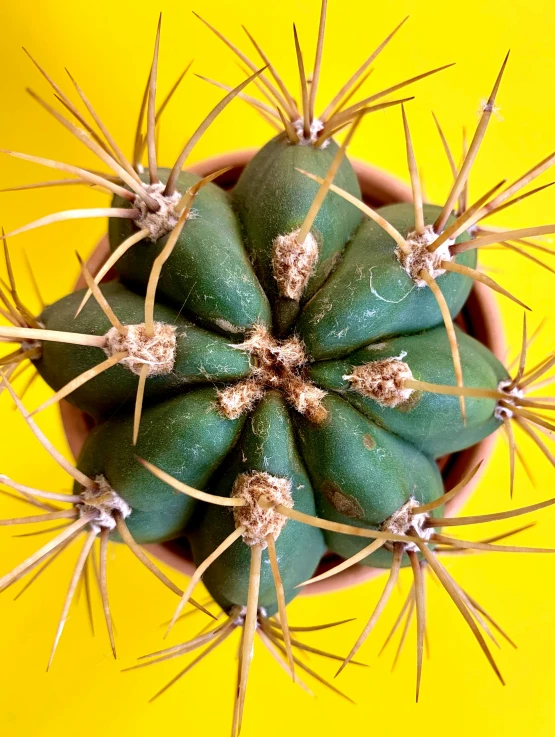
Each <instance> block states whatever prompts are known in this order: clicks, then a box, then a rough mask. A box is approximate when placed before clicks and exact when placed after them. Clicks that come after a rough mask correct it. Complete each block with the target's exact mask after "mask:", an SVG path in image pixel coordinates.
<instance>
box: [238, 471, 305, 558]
mask: <svg viewBox="0 0 555 737" xmlns="http://www.w3.org/2000/svg"><path fill="white" fill-rule="evenodd" d="M291 487H292V484H291V480H290V479H287V478H280V477H279V476H272V475H271V474H269V473H265V472H262V471H251V472H250V473H241V474H239V476H237V478H236V479H235V483H234V484H233V489H232V491H231V496H232V497H240V498H241V499H244V500H245V501H246V502H247V503H246V504H245V506H244V507H233V516H234V518H235V525H236V527H240V526H241V525H243V526H244V527H245V532H244V533H243V541H244V542H245V543H246V544H247V545H249V546H250V547H253V546H254V545H260V546H261V547H262V548H263V549H264V548H266V547H267V546H268V544H267V542H266V538H267V537H268V536H269V535H270V536H271V537H272V538H273V539H274V540H277V538H278V537H279V534H280V532H281V531H282V529H283V526H284V525H285V523H286V522H287V517H285V516H284V515H283V514H280V513H279V512H277V511H276V510H275V509H272V508H270V509H263V508H262V507H260V506H259V505H258V500H259V499H260V498H261V497H265V498H266V499H268V500H269V501H270V502H272V503H273V504H275V505H276V506H277V505H278V504H283V506H284V507H288V508H289V509H291V508H292V507H293V497H292V496H291Z"/></svg>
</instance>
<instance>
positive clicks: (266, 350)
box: [234, 325, 306, 373]
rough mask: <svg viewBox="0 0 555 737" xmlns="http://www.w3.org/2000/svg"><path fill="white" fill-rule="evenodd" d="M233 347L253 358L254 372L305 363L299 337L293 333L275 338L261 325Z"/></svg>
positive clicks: (297, 365)
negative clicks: (281, 338) (282, 337)
mask: <svg viewBox="0 0 555 737" xmlns="http://www.w3.org/2000/svg"><path fill="white" fill-rule="evenodd" d="M234 347H235V348H237V349H238V350H241V351H245V352H246V353H250V355H251V356H252V357H253V359H254V363H255V373H262V372H269V373H273V372H274V371H275V370H276V369H277V368H278V367H281V368H283V369H295V368H299V367H301V366H303V365H304V364H305V363H306V354H305V351H304V346H303V343H302V341H301V340H300V338H298V337H297V336H296V335H294V336H293V337H292V338H287V339H286V340H276V339H275V338H273V337H272V335H271V334H270V332H269V331H268V329H267V328H265V327H264V326H263V325H256V327H254V328H253V330H252V331H251V333H250V334H249V337H248V338H247V340H245V341H243V342H242V343H239V344H237V345H235V346H234Z"/></svg>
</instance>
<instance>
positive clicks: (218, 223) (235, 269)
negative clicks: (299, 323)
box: [109, 169, 271, 335]
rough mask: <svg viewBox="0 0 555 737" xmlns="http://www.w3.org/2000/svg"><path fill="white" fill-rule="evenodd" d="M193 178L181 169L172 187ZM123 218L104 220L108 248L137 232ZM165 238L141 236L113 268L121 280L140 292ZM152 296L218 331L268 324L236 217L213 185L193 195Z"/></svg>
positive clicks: (163, 176) (183, 187) (183, 188)
mask: <svg viewBox="0 0 555 737" xmlns="http://www.w3.org/2000/svg"><path fill="white" fill-rule="evenodd" d="M158 176H159V178H160V180H161V181H162V182H165V181H166V180H167V178H168V176H169V171H168V170H167V169H159V170H158ZM199 180H200V178H199V177H197V176H196V175H194V174H189V173H187V172H182V173H181V174H180V175H179V177H178V180H177V191H178V192H179V193H180V195H182V194H185V193H186V192H187V190H188V189H189V188H190V187H192V186H193V185H194V184H196V183H197V182H198V181H199ZM178 199H180V197H179V198H178ZM116 200H117V201H118V202H120V200H119V199H118V198H117V197H116V199H115V200H114V201H116ZM126 205H127V206H129V203H126V202H125V201H123V200H121V202H120V205H119V206H121V207H125V206H126ZM123 222H124V221H123V220H121V221H120V220H114V219H111V220H110V221H109V236H110V248H111V249H112V251H114V250H115V249H116V248H117V247H118V246H119V245H120V244H121V243H123V242H124V241H125V240H126V239H127V238H129V237H130V236H132V235H133V233H136V232H137V226H136V225H135V224H134V223H132V222H131V221H127V220H125V225H122V223H123ZM167 238H168V236H167V235H165V236H164V237H161V238H159V239H158V240H157V241H156V243H153V242H151V241H150V240H146V239H145V240H143V241H141V242H140V243H138V244H137V245H135V246H133V248H131V249H130V250H129V251H127V253H125V254H124V255H123V256H122V257H121V258H120V259H119V261H118V262H117V264H116V269H117V270H118V273H119V274H120V277H121V279H122V281H123V282H124V283H125V284H128V285H130V286H131V287H133V288H135V289H137V290H138V291H141V292H144V291H145V290H146V286H147V283H148V280H149V276H150V272H151V269H152V265H153V262H154V260H155V258H156V257H157V256H158V255H159V254H160V252H161V251H162V249H163V247H164V245H165V243H166V242H167ZM158 294H159V298H160V299H162V300H164V301H167V302H169V303H171V304H172V305H173V306H175V307H177V308H178V309H183V310H184V312H185V314H188V315H191V316H192V317H193V318H196V319H198V320H199V321H200V322H201V323H202V324H204V325H205V326H206V327H210V328H214V329H216V330H217V331H218V332H220V333H224V334H228V335H229V334H231V335H235V334H241V333H244V332H245V331H246V330H248V329H249V328H252V327H253V326H254V325H255V324H264V325H269V324H270V322H271V317H270V308H269V305H268V300H267V297H266V295H265V294H264V292H263V291H262V289H261V287H260V284H259V283H258V280H257V278H256V276H255V274H254V272H253V270H252V267H251V265H250V263H249V259H248V257H247V254H246V252H245V249H244V247H243V244H242V240H241V231H240V228H239V224H238V222H237V218H236V216H235V215H234V213H233V210H232V209H231V207H230V205H229V202H228V199H227V195H226V194H225V192H223V191H222V190H221V189H219V188H218V187H217V186H216V185H213V184H207V185H206V186H205V187H204V188H203V189H202V190H201V191H200V192H199V193H198V194H197V195H196V197H195V200H194V203H193V209H192V211H191V214H190V215H189V218H188V220H187V222H186V223H185V227H184V228H183V231H182V232H181V235H180V236H179V238H178V241H177V244H176V246H175V248H174V250H173V252H172V254H171V255H170V257H169V258H168V260H167V262H166V263H165V265H164V267H163V269H162V273H161V276H160V280H159V284H158Z"/></svg>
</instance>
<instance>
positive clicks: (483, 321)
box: [60, 150, 505, 595]
mask: <svg viewBox="0 0 555 737" xmlns="http://www.w3.org/2000/svg"><path fill="white" fill-rule="evenodd" d="M255 153H256V152H255V151H254V150H244V151H235V152H230V153H226V154H222V155H220V156H217V157H214V158H211V159H207V160H205V161H201V162H198V163H197V164H195V165H194V166H191V167H189V170H190V171H191V172H193V173H195V174H198V175H200V176H206V175H208V174H211V173H212V172H215V171H217V170H219V169H223V168H225V167H230V169H229V170H228V171H226V172H225V173H224V174H222V175H221V176H220V177H219V178H218V179H217V180H216V182H217V184H219V185H220V186H221V187H223V188H224V189H229V188H231V187H232V186H233V185H234V184H235V182H236V181H237V179H238V177H239V175H240V173H241V171H242V170H243V168H244V167H245V166H246V164H247V163H248V162H249V161H250V160H251V159H252V157H253V156H254V154H255ZM352 165H353V168H354V169H355V172H356V174H357V177H358V180H359V184H360V188H361V191H362V195H363V200H364V201H365V202H366V203H367V204H369V205H371V206H373V207H375V206H382V205H389V204H394V203H398V202H410V201H411V191H410V189H409V187H407V186H406V185H405V184H404V183H402V182H400V181H399V180H397V179H395V178H394V177H392V176H391V175H390V174H387V173H386V172H384V171H381V170H379V169H377V168H375V167H372V166H369V165H368V164H365V163H363V162H361V161H357V160H356V159H355V160H352ZM108 255H109V248H108V242H107V238H104V239H103V240H102V241H101V242H100V243H99V244H98V246H97V247H96V249H95V250H94V252H93V253H92V255H91V257H90V259H89V261H88V264H87V265H88V268H89V270H90V271H91V272H92V273H96V272H97V271H98V270H99V268H100V266H101V265H102V264H103V263H104V262H105V261H106V259H107V257H108ZM108 276H109V275H108ZM82 286H84V281H83V278H82V277H81V278H80V279H79V281H78V282H77V284H76V285H75V288H76V289H78V288H81V287H82ZM458 324H459V326H460V327H462V328H463V329H464V330H466V331H467V332H468V333H469V334H470V335H472V336H474V337H475V338H477V339H478V340H479V341H480V342H481V343H483V344H484V345H485V346H487V347H488V348H489V349H490V350H491V351H492V352H493V353H494V354H495V355H496V356H497V357H498V358H500V359H501V358H503V357H504V354H505V346H504V339H503V333H502V325H501V319H500V316H499V313H498V311H497V307H496V304H495V301H494V299H493V297H492V295H491V293H490V291H489V290H488V289H487V288H486V287H485V286H483V285H482V284H480V283H475V284H474V288H473V290H472V292H471V294H470V297H469V298H468V300H467V302H466V304H465V306H464V309H463V311H462V313H461V315H460V316H459V319H458ZM60 412H61V416H62V422H63V425H64V430H65V433H66V436H67V439H68V442H69V445H70V448H71V451H72V453H73V454H74V456H75V457H78V455H79V452H80V450H81V447H82V445H83V443H84V441H85V438H86V437H87V434H88V432H89V430H90V428H91V425H90V423H89V421H88V420H87V418H86V416H85V415H84V414H83V413H82V412H80V411H79V410H78V409H77V408H76V407H74V406H72V405H70V404H69V403H67V402H66V401H65V400H63V401H62V402H61V403H60ZM494 443H495V437H494V436H493V435H490V436H488V437H487V438H485V439H484V440H482V441H481V442H480V443H478V444H477V445H474V446H472V447H470V448H468V449H466V450H463V451H460V452H458V453H454V454H453V455H451V456H447V457H444V458H441V459H440V460H439V461H438V464H439V466H440V469H441V472H442V476H443V478H444V482H445V487H446V488H452V487H454V486H455V485H456V484H457V483H459V482H460V481H461V479H462V478H464V477H465V475H467V474H468V473H469V472H470V470H471V469H472V468H474V467H475V466H476V464H478V463H479V462H480V461H485V460H487V458H489V456H490V454H491V452H492V449H493V445H494ZM478 479H479V474H478V475H477V476H475V477H474V478H473V479H472V481H471V482H470V483H468V485H467V486H466V488H465V491H464V492H463V493H461V494H459V495H458V496H457V497H456V498H455V499H453V500H452V501H451V502H449V503H448V504H447V505H446V514H447V515H449V516H452V515H454V514H455V512H456V511H457V510H458V509H459V508H460V507H461V506H463V505H464V503H465V501H466V499H467V498H468V497H469V495H470V494H471V493H472V491H473V489H474V487H475V484H476V483H477V481H478ZM145 548H147V549H148V550H149V551H150V552H151V553H153V554H154V555H155V556H156V557H157V558H158V559H159V560H161V561H163V562H164V563H166V564H168V565H170V566H172V567H173V568H174V569H176V570H178V571H180V572H181V573H184V574H186V575H189V576H190V575H192V573H193V571H194V565H193V563H192V561H191V560H190V558H187V557H185V555H184V550H183V548H182V547H181V546H180V544H179V543H175V542H170V543H165V544H150V545H145ZM338 560H339V559H338V557H337V556H335V555H331V554H326V555H325V556H324V557H323V558H322V560H321V561H320V565H319V567H318V570H317V571H316V573H315V576H316V575H319V574H320V573H323V572H324V571H326V570H328V569H330V568H332V567H333V566H334V565H336V564H337V562H338ZM383 572H384V570H383V569H377V568H369V567H367V566H362V565H355V566H352V567H351V568H348V569H346V570H345V571H342V572H341V573H338V574H337V575H335V576H333V577H331V578H327V579H325V580H323V581H319V582H316V583H314V584H312V585H310V586H307V587H305V588H304V589H303V590H302V594H301V595H313V594H320V593H326V592H331V591H338V590H341V589H344V588H347V587H351V586H355V585H357V584H359V583H362V582H363V581H366V580H368V579H370V578H373V577H375V576H377V575H378V574H380V573H383Z"/></svg>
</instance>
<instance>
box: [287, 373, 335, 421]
mask: <svg viewBox="0 0 555 737" xmlns="http://www.w3.org/2000/svg"><path fill="white" fill-rule="evenodd" d="M286 391H287V399H288V401H289V403H290V404H292V405H293V407H294V408H295V409H296V410H297V412H299V414H301V415H304V416H305V417H306V418H307V420H310V421H311V422H315V423H316V424H319V423H320V422H323V421H324V420H325V419H326V417H327V416H328V411H327V409H326V408H325V407H324V405H323V404H322V399H323V398H324V397H325V396H326V394H327V392H325V391H324V390H323V389H320V388H319V387H317V386H316V385H315V384H312V383H311V382H309V381H303V379H300V378H291V379H290V380H289V381H288V383H287V385H286Z"/></svg>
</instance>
